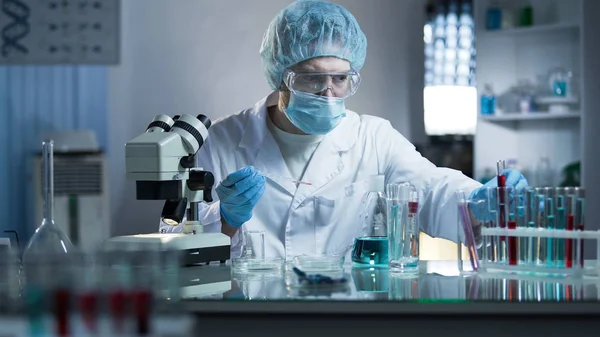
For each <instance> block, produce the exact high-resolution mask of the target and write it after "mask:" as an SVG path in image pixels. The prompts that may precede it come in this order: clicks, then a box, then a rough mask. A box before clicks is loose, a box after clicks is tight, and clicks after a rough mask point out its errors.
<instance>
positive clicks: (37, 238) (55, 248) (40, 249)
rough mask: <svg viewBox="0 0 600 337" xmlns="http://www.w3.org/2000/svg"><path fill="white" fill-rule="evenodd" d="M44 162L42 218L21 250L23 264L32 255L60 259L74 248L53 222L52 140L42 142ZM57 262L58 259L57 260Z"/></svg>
mask: <svg viewBox="0 0 600 337" xmlns="http://www.w3.org/2000/svg"><path fill="white" fill-rule="evenodd" d="M42 150H43V151H42V156H43V162H44V219H43V220H42V224H41V225H40V227H38V228H37V229H36V231H35V234H34V235H33V236H32V237H31V239H30V240H29V243H28V244H27V248H25V251H24V252H23V264H24V266H25V269H26V270H27V264H28V263H30V262H32V261H31V259H32V258H33V257H32V255H35V256H46V257H52V258H53V259H61V256H62V255H65V254H67V253H71V252H73V250H74V247H73V244H72V243H71V240H69V238H68V237H67V235H66V234H65V233H64V232H63V231H62V230H61V229H60V228H59V227H58V226H57V225H56V224H55V223H54V142H53V141H52V140H45V141H44V142H43V143H42ZM57 262H58V261H57Z"/></svg>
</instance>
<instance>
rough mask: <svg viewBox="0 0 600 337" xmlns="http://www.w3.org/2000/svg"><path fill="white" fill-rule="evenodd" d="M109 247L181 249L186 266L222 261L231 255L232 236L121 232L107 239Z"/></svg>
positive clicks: (118, 248) (106, 243)
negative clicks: (123, 233)
mask: <svg viewBox="0 0 600 337" xmlns="http://www.w3.org/2000/svg"><path fill="white" fill-rule="evenodd" d="M104 247H105V249H109V250H125V251H127V250H131V251H133V250H144V249H148V250H153V249H161V250H179V251H182V252H183V256H182V257H181V259H182V264H183V265H185V266H190V265H195V264H200V263H210V262H221V263H224V262H225V261H226V260H229V258H230V252H231V239H230V238H229V237H228V236H227V235H225V234H222V233H201V234H183V233H150V234H137V235H126V236H117V237H113V238H110V239H108V240H107V241H106V242H105V246H104Z"/></svg>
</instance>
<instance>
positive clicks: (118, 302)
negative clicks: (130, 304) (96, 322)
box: [109, 290, 127, 332]
mask: <svg viewBox="0 0 600 337" xmlns="http://www.w3.org/2000/svg"><path fill="white" fill-rule="evenodd" d="M126 305H127V293H126V292H125V291H123V290H115V291H113V292H111V293H110V294H109V306H110V311H111V313H112V317H113V322H114V329H115V330H116V331H118V332H122V331H123V329H124V322H125V315H126V313H127V309H126Z"/></svg>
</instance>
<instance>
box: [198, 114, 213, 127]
mask: <svg viewBox="0 0 600 337" xmlns="http://www.w3.org/2000/svg"><path fill="white" fill-rule="evenodd" d="M196 118H198V120H199V121H201V122H202V124H204V126H206V128H207V129H208V128H210V126H211V125H212V122H211V121H210V119H209V118H208V117H206V116H205V115H203V114H199V115H198V116H196Z"/></svg>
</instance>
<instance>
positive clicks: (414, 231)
mask: <svg viewBox="0 0 600 337" xmlns="http://www.w3.org/2000/svg"><path fill="white" fill-rule="evenodd" d="M386 201H387V215H388V222H387V223H388V239H389V244H388V245H389V253H388V254H389V266H390V271H392V272H417V271H418V266H419V217H418V214H419V213H418V210H419V197H418V193H417V189H416V188H415V187H414V186H413V185H411V184H409V183H400V184H389V185H388V186H387V190H386Z"/></svg>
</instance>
